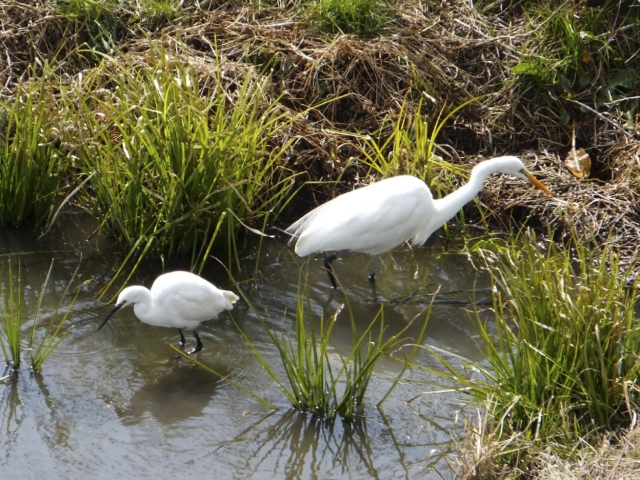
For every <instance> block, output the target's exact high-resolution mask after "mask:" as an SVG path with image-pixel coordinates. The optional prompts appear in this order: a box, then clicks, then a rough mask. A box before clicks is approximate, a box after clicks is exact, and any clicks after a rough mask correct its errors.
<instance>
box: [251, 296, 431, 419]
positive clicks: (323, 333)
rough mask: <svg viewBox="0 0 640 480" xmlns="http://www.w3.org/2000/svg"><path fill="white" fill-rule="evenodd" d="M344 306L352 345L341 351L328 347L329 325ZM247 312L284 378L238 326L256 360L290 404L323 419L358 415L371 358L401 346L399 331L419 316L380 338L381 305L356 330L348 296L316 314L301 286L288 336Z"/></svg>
mask: <svg viewBox="0 0 640 480" xmlns="http://www.w3.org/2000/svg"><path fill="white" fill-rule="evenodd" d="M345 298H346V297H345ZM249 305H250V306H251V304H249ZM345 306H346V310H347V314H348V315H349V321H350V324H351V333H352V345H353V347H352V350H351V352H350V353H349V354H348V355H347V356H344V355H343V354H342V353H340V352H339V351H337V350H336V349H334V348H333V347H332V346H331V335H332V332H333V328H334V325H335V324H336V322H338V321H343V320H342V319H340V318H339V317H340V314H341V312H342V311H343V309H344V308H345ZM252 308H253V307H252ZM253 311H254V313H255V314H256V316H257V318H258V321H259V322H260V324H261V325H262V326H263V328H264V329H265V332H266V333H267V335H268V336H269V338H270V339H271V341H272V342H273V344H274V345H275V346H276V348H277V349H278V352H279V353H280V359H281V361H282V365H283V366H284V369H285V375H286V379H281V378H279V377H278V376H277V375H276V373H275V372H274V370H273V368H272V367H271V366H270V365H269V364H268V363H267V362H266V361H265V360H264V359H263V358H262V356H261V355H260V353H259V352H258V350H257V349H256V347H255V346H254V345H253V344H252V343H251V341H250V340H249V339H248V338H247V336H246V335H245V334H244V333H242V330H241V329H240V330H241V333H242V334H243V337H244V338H245V341H246V342H247V344H248V346H249V348H250V349H251V351H252V352H253V354H254V355H255V357H256V358H257V360H258V362H259V363H260V364H261V365H262V366H263V368H264V369H265V370H266V371H267V372H268V374H269V375H270V376H271V377H272V378H273V380H274V381H275V382H276V383H277V384H278V386H279V387H280V389H281V390H282V392H283V393H284V395H285V396H286V398H287V400H288V401H289V402H290V403H291V405H292V406H293V407H294V408H296V409H298V410H300V411H301V412H305V413H310V414H312V415H314V416H315V417H316V418H318V419H320V420H328V421H331V420H333V419H335V418H336V416H340V417H341V418H342V419H345V420H352V419H354V418H356V417H357V416H358V415H359V414H361V412H362V409H363V406H364V397H365V394H366V391H367V387H368V386H369V382H370V380H371V376H372V374H373V370H374V368H375V365H376V363H377V361H378V360H379V359H380V357H381V356H383V355H389V354H390V353H391V352H392V351H395V350H397V349H399V347H401V346H402V345H403V342H405V341H406V339H405V338H403V335H404V334H405V332H406V331H407V329H408V328H409V327H410V326H411V325H413V322H415V321H417V319H418V318H419V316H416V317H414V319H413V320H412V321H411V322H409V323H408V324H406V325H405V326H404V327H403V328H402V329H401V330H400V331H399V332H398V333H396V334H395V335H392V336H390V337H388V338H386V337H387V335H385V334H386V331H387V328H388V326H387V325H385V322H384V313H383V308H382V307H381V309H380V311H379V312H378V314H377V315H376V316H375V318H374V319H373V320H372V321H371V323H370V324H369V325H368V327H367V328H366V329H365V330H364V331H363V332H361V333H360V332H358V328H357V325H356V322H355V318H354V316H353V314H352V313H351V310H350V308H349V302H348V298H346V303H345V304H343V305H341V306H340V308H339V309H338V310H337V311H336V312H334V313H333V314H332V315H331V316H330V317H328V318H327V317H325V315H324V313H322V314H320V315H319V317H318V318H313V315H312V313H311V312H312V306H311V300H310V297H309V292H308V291H305V292H304V293H303V292H302V289H301V291H300V292H299V293H298V301H297V306H296V316H295V321H294V325H293V330H294V331H293V338H292V337H291V336H290V334H289V333H288V332H284V331H283V332H281V333H280V334H278V333H276V332H274V331H273V330H272V329H271V327H270V326H269V325H268V323H267V321H265V320H264V319H263V317H262V315H261V314H260V313H259V312H257V311H256V310H255V309H254V310H253ZM428 317H429V315H428V313H427V315H426V317H425V319H424V323H423V325H422V328H421V331H420V334H419V338H418V339H417V340H416V343H417V344H419V343H420V341H421V339H422V337H423V335H424V332H425V330H426V325H427V320H428ZM376 330H377V331H376ZM416 350H417V348H414V349H413V350H412V352H411V353H410V355H409V361H410V360H411V359H412V358H413V356H414V355H415V353H416ZM405 365H406V364H405ZM403 374H404V369H403V370H402V372H401V373H400V374H399V375H398V378H397V379H396V382H394V383H393V385H392V386H391V388H390V389H389V391H388V392H387V394H386V395H385V396H384V398H382V399H381V400H380V402H379V403H378V405H380V404H381V403H382V402H383V401H384V400H385V399H386V398H387V396H388V395H389V394H390V393H391V391H392V390H393V388H394V387H395V385H396V384H397V382H398V381H399V380H400V377H402V375H403Z"/></svg>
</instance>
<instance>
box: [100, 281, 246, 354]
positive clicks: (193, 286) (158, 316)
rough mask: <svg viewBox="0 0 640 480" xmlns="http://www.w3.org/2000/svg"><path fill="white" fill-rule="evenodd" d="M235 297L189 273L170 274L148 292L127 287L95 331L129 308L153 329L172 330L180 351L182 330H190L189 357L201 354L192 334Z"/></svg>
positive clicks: (199, 343)
mask: <svg viewBox="0 0 640 480" xmlns="http://www.w3.org/2000/svg"><path fill="white" fill-rule="evenodd" d="M237 300H238V296H237V295H236V294H235V293H233V292H229V291H227V290H220V289H219V288H217V287H216V286H215V285H213V284H212V283H209V282H207V281H206V280H205V279H204V278H202V277H199V276H198V275H195V274H193V273H190V272H181V271H177V272H170V273H165V274H164V275H160V276H159V277H158V278H156V280H155V281H154V282H153V285H152V286H151V290H149V289H148V288H146V287H143V286H140V285H135V286H132V287H127V288H125V289H124V290H122V292H120V295H119V296H118V301H117V302H116V306H115V307H114V308H113V310H111V312H109V315H107V318H105V319H104V320H103V321H102V323H101V324H100V326H99V327H98V330H100V329H101V328H102V327H104V325H105V324H106V323H107V322H108V321H109V319H110V318H111V317H112V316H113V314H114V313H116V312H117V311H118V310H120V309H121V308H122V307H124V306H125V305H133V311H134V313H135V314H136V317H138V318H139V319H140V320H141V321H142V322H144V323H148V324H149V325H155V326H157V327H175V328H177V329H178V332H179V333H180V346H181V347H184V344H185V339H184V335H183V334H182V329H183V328H190V329H191V330H193V335H194V337H195V338H196V342H197V344H196V348H194V349H193V350H192V351H190V352H188V354H189V355H191V354H193V353H197V352H199V351H200V350H202V341H201V340H200V336H199V335H198V332H197V331H196V328H197V327H198V325H200V324H201V323H202V322H204V321H205V320H212V319H215V318H217V317H218V314H219V313H220V312H222V311H224V310H232V309H233V304H234V303H235V302H236V301H237Z"/></svg>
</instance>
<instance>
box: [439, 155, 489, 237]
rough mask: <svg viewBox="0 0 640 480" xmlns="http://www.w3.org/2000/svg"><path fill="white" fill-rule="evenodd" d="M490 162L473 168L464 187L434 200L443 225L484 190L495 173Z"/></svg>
mask: <svg viewBox="0 0 640 480" xmlns="http://www.w3.org/2000/svg"><path fill="white" fill-rule="evenodd" d="M494 171H495V170H494V168H493V165H492V164H491V162H490V161H487V162H482V163H479V164H478V165H476V166H475V167H473V170H471V176H470V177H469V181H468V182H467V183H465V184H464V185H463V186H462V187H460V188H459V189H457V190H455V191H454V192H452V193H450V194H449V195H447V196H446V197H444V198H441V199H438V200H434V203H435V204H436V210H437V216H438V219H439V221H440V222H441V224H443V223H445V222H448V221H449V220H451V219H452V218H453V217H455V216H456V214H457V213H458V212H459V211H460V209H462V207H464V206H465V205H466V204H467V203H469V202H470V201H471V200H473V198H474V197H475V196H476V195H477V194H478V192H479V191H480V190H482V186H483V184H484V181H485V180H486V179H487V177H488V176H489V175H491V174H492V173H494Z"/></svg>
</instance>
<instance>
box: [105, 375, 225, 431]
mask: <svg viewBox="0 0 640 480" xmlns="http://www.w3.org/2000/svg"><path fill="white" fill-rule="evenodd" d="M216 368H217V369H218V371H219V372H220V374H222V375H225V376H226V375H230V374H231V373H232V372H231V369H230V368H228V367H227V368H226V369H225V367H220V366H217V367H216ZM222 384H224V381H223V380H221V379H220V378H219V377H217V376H215V375H213V374H211V373H210V372H207V371H206V370H204V369H202V368H200V367H198V366H196V365H181V364H179V363H177V364H175V365H174V367H173V368H172V370H171V371H170V372H168V373H166V374H165V375H163V376H161V377H159V378H157V379H155V380H154V381H153V382H151V383H148V384H146V385H145V386H143V387H142V388H140V389H139V390H138V391H137V392H136V393H134V395H133V397H132V398H131V402H130V405H129V406H128V407H126V408H117V407H115V406H114V407H115V409H116V412H117V413H118V416H120V417H122V418H123V419H124V420H125V421H126V423H129V424H136V423H139V422H140V421H141V420H142V419H143V418H144V417H145V414H146V413H147V412H149V413H150V414H151V415H152V416H153V418H155V419H156V420H157V421H158V422H160V423H162V424H165V425H170V424H173V423H178V422H181V421H183V420H186V419H188V418H192V417H199V416H201V415H202V412H203V410H204V409H205V407H206V406H207V405H208V404H209V402H210V401H211V398H212V397H213V396H214V395H215V393H216V391H217V389H218V387H219V386H220V385H222Z"/></svg>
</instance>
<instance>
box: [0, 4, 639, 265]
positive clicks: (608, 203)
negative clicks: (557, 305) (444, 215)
mask: <svg viewBox="0 0 640 480" xmlns="http://www.w3.org/2000/svg"><path fill="white" fill-rule="evenodd" d="M125 3H126V2H125ZM185 5H188V6H189V7H188V8H187V9H185V11H184V14H183V15H182V16H180V17H178V18H177V19H176V20H174V21H171V22H166V23H164V24H162V25H160V27H161V28H156V27H157V25H156V26H151V25H149V24H145V23H144V22H139V23H132V24H131V25H126V23H124V22H125V21H127V20H130V19H131V18H132V17H127V15H130V14H128V13H127V12H126V11H124V10H123V11H119V12H118V14H119V20H120V21H121V22H123V23H122V24H121V25H120V26H119V27H118V29H116V30H117V32H118V33H117V35H116V36H115V37H114V40H115V41H116V42H117V45H118V49H119V50H118V51H114V52H110V54H111V55H113V56H114V57H115V58H116V59H117V58H118V56H127V57H131V56H138V57H139V58H140V61H143V62H144V61H146V60H145V52H148V51H149V50H150V49H156V50H157V49H158V47H160V46H161V47H162V48H163V49H165V50H167V51H169V52H171V53H172V54H173V55H175V56H176V57H178V58H182V59H184V60H186V61H189V62H192V63H200V64H202V65H206V64H210V63H211V62H213V61H215V57H218V60H217V61H219V62H221V63H222V64H224V65H225V71H224V75H225V77H226V78H225V81H227V82H228V85H230V86H232V85H233V84H234V79H238V80H240V79H241V78H242V77H243V76H245V75H268V76H269V77H270V78H271V80H272V82H271V86H272V91H271V93H270V98H271V99H272V101H279V102H281V104H282V106H283V108H287V109H290V110H291V111H292V112H304V111H306V110H307V109H308V108H309V107H311V106H314V105H318V104H319V103H321V102H324V101H326V100H333V101H332V102H330V103H327V104H326V105H325V106H323V107H321V108H318V109H315V110H312V111H310V112H309V113H308V114H307V115H306V116H305V117H304V118H301V119H300V120H299V121H297V122H295V124H294V125H293V126H292V127H291V128H290V129H289V130H288V131H287V135H289V136H288V137H287V138H281V139H280V141H282V142H286V141H287V140H288V139H290V138H294V140H295V141H294V143H293V146H292V148H291V154H290V156H289V164H288V165H287V167H288V168H291V169H292V170H294V171H298V172H305V175H306V178H307V179H311V180H319V179H338V178H343V179H344V178H346V179H350V178H353V177H355V176H356V174H357V173H362V171H361V170H359V167H358V163H357V162H355V163H354V162H352V161H351V159H352V158H354V157H356V158H357V157H358V156H359V155H360V148H361V143H360V142H359V141H358V140H357V139H354V138H348V137H345V136H343V135H340V134H339V133H336V130H349V131H352V132H359V133H372V132H380V131H382V133H381V135H382V136H384V129H385V128H390V126H391V125H393V122H394V121H395V120H396V119H397V116H398V114H399V111H400V107H401V106H402V105H405V107H404V108H405V113H406V114H408V115H411V114H414V113H415V112H416V110H417V107H418V100H419V99H420V98H422V99H423V100H424V101H425V103H424V106H423V108H422V114H423V115H424V116H425V117H426V120H427V122H428V123H429V124H430V125H433V124H434V123H435V122H436V119H437V118H438V115H439V114H440V112H441V111H443V110H444V111H445V112H446V111H449V110H451V109H453V108H455V107H456V106H458V105H460V104H462V103H463V102H466V101H469V100H471V99H476V101H474V102H472V103H471V104H470V105H468V106H467V107H465V108H464V109H462V110H461V111H460V112H459V113H458V114H457V115H456V116H455V117H454V118H453V120H452V121H451V122H450V123H449V124H448V125H447V126H446V127H445V128H444V129H443V131H442V133H441V136H440V138H439V139H438V141H439V142H440V143H441V144H442V145H444V146H447V145H448V147H449V148H448V149H446V151H448V152H451V157H452V159H453V160H454V161H459V162H461V163H473V161H474V160H472V159H475V158H478V157H490V156H494V155H496V154H497V155H501V154H520V155H522V156H523V157H524V158H525V160H527V161H528V163H529V165H535V167H534V168H533V170H535V173H536V174H537V175H539V176H540V177H541V178H542V179H543V180H544V181H545V182H546V183H547V184H548V186H549V188H551V190H552V191H554V192H555V193H556V196H555V197H554V198H553V199H550V198H546V197H541V196H539V195H536V194H530V190H523V188H522V186H521V185H520V184H517V183H513V185H510V187H511V188H509V189H502V188H501V185H503V184H504V182H506V181H508V180H494V181H493V182H492V183H491V184H490V186H489V188H487V189H486V191H485V192H484V193H483V195H482V202H483V203H484V204H485V205H486V206H487V208H488V210H489V211H490V212H497V213H500V214H501V215H502V214H503V213H504V212H506V211H509V212H510V213H511V214H512V215H513V216H517V217H518V218H519V219H522V218H523V215H529V214H533V215H534V216H535V217H536V218H537V219H538V223H539V224H541V225H549V226H551V227H552V228H553V229H554V230H557V232H558V234H559V235H565V234H566V232H570V231H571V230H572V229H575V230H576V231H577V232H578V234H579V238H580V240H581V241H586V240H587V239H591V238H594V239H595V240H597V241H599V242H602V241H613V242H615V243H619V244H620V245H621V246H622V247H623V248H624V249H625V250H626V251H628V255H629V258H631V256H632V254H633V250H634V248H633V247H634V246H635V245H637V243H638V239H639V238H640V237H639V233H640V221H639V214H638V203H637V202H638V196H639V195H640V187H639V183H640V180H639V178H640V174H638V168H639V167H638V155H639V154H638V150H639V147H638V141H637V136H638V132H637V131H634V130H633V128H632V127H629V126H628V125H623V124H622V123H621V122H622V120H621V119H620V118H617V117H616V116H615V115H614V114H613V113H612V112H605V113H601V112H595V111H590V110H589V108H591V107H589V105H586V103H585V102H587V100H588V99H585V95H587V94H588V93H589V92H588V91H586V90H585V95H582V96H579V97H576V98H577V100H576V99H570V98H569V99H564V100H562V99H559V100H558V102H560V103H562V102H564V105H565V106H566V107H567V108H572V109H573V111H574V115H575V117H574V119H573V120H574V121H573V123H572V124H571V125H560V124H559V123H558V121H557V115H556V114H554V113H552V112H551V111H550V110H549V106H548V105H541V104H538V103H536V101H535V99H531V98H529V96H527V95H526V94H525V90H526V89H527V86H526V83H524V82H521V81H519V80H518V77H517V75H514V74H513V73H512V71H511V68H512V67H513V66H514V65H516V64H517V63H518V62H519V61H520V53H521V52H522V51H525V50H527V49H533V50H534V51H535V48H534V47H535V45H536V42H538V43H539V41H540V40H539V38H538V37H536V33H537V32H536V30H537V28H532V25H531V24H530V23H529V22H528V21H527V20H526V18H525V17H524V16H522V15H520V16H518V15H517V14H513V15H510V16H506V15H505V14H504V13H501V12H502V11H501V8H502V7H500V8H498V7H496V6H495V5H496V4H493V6H487V7H482V8H487V9H488V10H485V13H482V11H481V10H479V9H477V8H473V7H472V5H471V3H469V2H467V1H463V0H453V1H450V2H445V3H437V2H436V3H429V4H425V3H418V2H399V3H397V4H395V5H394V12H393V17H394V21H393V22H391V23H390V24H389V25H387V26H385V27H384V28H383V29H382V30H381V31H380V34H379V35H377V36H373V37H368V38H360V37H357V36H353V35H335V36H328V35H326V34H323V33H321V32H319V31H317V29H316V28H315V27H314V26H313V25H312V24H311V23H310V21H309V20H308V19H307V18H306V17H305V16H304V15H303V14H301V10H300V7H301V5H300V4H298V3H297V2H277V4H276V5H275V6H273V7H268V6H267V7H264V6H263V7H262V8H258V7H256V6H255V5H252V4H249V3H247V2H242V1H236V2H230V3H222V2H186V3H185ZM196 5H200V6H201V7H202V9H198V8H196V7H195V6H196ZM501 5H502V4H501ZM503 6H504V7H505V8H507V7H508V8H507V10H509V9H511V10H514V11H516V10H517V5H516V6H513V7H511V6H510V5H509V6H505V5H503ZM205 7H206V9H205ZM105 22H106V20H105ZM620 35H621V36H622V37H623V36H624V35H626V33H625V32H621V33H620ZM93 40H95V39H93ZM91 42H92V38H91V34H90V33H89V32H88V30H87V25H85V24H83V23H82V22H81V21H77V20H75V21H74V20H73V19H72V18H69V17H65V16H61V15H58V14H56V13H55V12H54V11H53V10H52V9H51V3H49V2H45V1H44V0H36V1H34V2H24V1H20V0H0V50H1V51H2V54H0V84H1V85H2V87H1V88H0V98H10V97H11V96H12V95H13V94H14V93H15V88H16V85H18V84H19V82H20V81H21V80H23V79H24V78H25V77H27V76H29V75H31V74H37V73H38V72H39V71H40V67H39V62H42V61H43V60H47V59H48V60H51V61H54V60H55V61H58V62H64V64H63V65H61V68H60V69H59V70H58V71H59V72H62V73H65V74H66V75H67V78H69V81H72V80H73V78H74V77H75V76H76V75H78V74H79V73H81V72H86V71H87V70H88V69H92V68H94V67H95V65H96V62H97V58H98V57H97V56H92V55H90V54H88V53H87V51H86V50H87V48H88V47H91V45H92V44H91ZM81 46H84V47H83V48H84V49H85V51H80V50H79V48H80V47H81ZM94 47H96V48H98V49H100V48H102V47H103V45H101V44H97V45H94ZM636 57H638V55H636ZM594 58H596V57H595V56H594V55H592V59H594ZM634 58H635V57H631V58H629V60H628V61H629V62H637V61H638V59H637V58H636V59H634ZM127 61H129V59H127ZM227 66H229V67H228V68H227ZM596 67H597V65H595V66H594V68H596ZM206 70H207V69H206V68H203V69H202V72H203V73H202V75H203V78H202V79H201V81H202V82H206V81H207V80H206V75H207V72H206ZM630 95H633V92H630ZM585 105H586V107H587V108H582V107H583V106H585ZM574 132H575V136H576V137H577V139H578V141H579V142H580V143H581V144H582V145H585V146H586V148H587V151H588V152H589V154H590V155H591V156H592V158H593V161H594V163H595V165H594V169H593V170H594V175H593V176H594V178H593V179H588V180H577V179H575V178H574V177H572V176H571V175H570V174H569V173H568V171H567V170H566V169H565V168H564V167H563V165H562V162H561V158H563V157H564V155H566V151H567V150H568V149H569V147H570V144H571V139H572V137H573V134H574ZM533 152H535V153H533ZM347 166H350V168H349V169H348V168H347ZM303 178H304V177H302V176H301V177H300V180H302V179H303ZM310 201H312V202H313V201H315V200H310Z"/></svg>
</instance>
